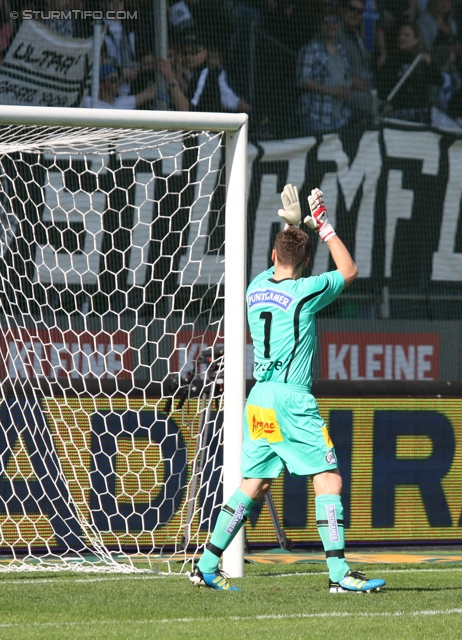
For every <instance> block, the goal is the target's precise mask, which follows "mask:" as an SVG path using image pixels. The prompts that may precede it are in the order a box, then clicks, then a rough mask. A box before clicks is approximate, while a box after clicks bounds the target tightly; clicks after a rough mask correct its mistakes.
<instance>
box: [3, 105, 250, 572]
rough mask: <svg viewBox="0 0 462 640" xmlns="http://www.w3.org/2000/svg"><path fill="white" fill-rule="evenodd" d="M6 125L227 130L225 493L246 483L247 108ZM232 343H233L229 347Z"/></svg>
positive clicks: (63, 117) (50, 118) (231, 553)
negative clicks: (243, 464) (243, 451)
mask: <svg viewBox="0 0 462 640" xmlns="http://www.w3.org/2000/svg"><path fill="white" fill-rule="evenodd" d="M0 124H2V125H32V126H33V125H37V126H55V127H56V126H63V127H101V128H113V129H122V128H123V129H146V130H149V129H150V130H156V131H161V130H170V131H175V130H178V131H214V132H216V131H223V132H225V135H226V199H225V260H224V266H225V268H224V274H225V276H224V282H225V298H224V342H225V350H226V358H225V367H224V425H223V497H224V499H226V496H228V495H230V494H231V493H233V491H234V490H235V489H236V487H238V486H239V484H240V482H241V479H242V477H241V472H240V462H241V446H242V437H243V408H244V402H245V349H246V330H245V322H246V320H245V289H246V268H245V265H246V229H247V222H246V179H247V139H248V116H247V115H246V114H243V113H236V114H232V113H202V112H175V111H130V110H122V109H83V108H75V109H71V108H65V107H60V108H58V107H24V106H5V105H3V106H0ZM226 345H231V347H230V348H228V349H226ZM223 569H224V570H225V571H226V572H227V573H228V574H229V575H230V576H231V577H242V576H243V575H244V531H243V529H242V530H241V531H240V532H239V534H238V535H237V536H236V538H235V539H234V540H233V542H232V544H231V545H230V547H229V548H228V549H227V550H226V551H225V552H224V554H223Z"/></svg>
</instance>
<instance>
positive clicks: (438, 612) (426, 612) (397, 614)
mask: <svg viewBox="0 0 462 640" xmlns="http://www.w3.org/2000/svg"><path fill="white" fill-rule="evenodd" d="M455 614H457V615H460V614H462V609H434V610H432V609H423V610H422V611H394V612H391V611H386V612H380V613H366V612H364V611H363V612H358V611H354V612H351V613H350V612H348V611H345V612H336V611H333V612H331V613H292V614H274V615H261V616H259V615H255V616H228V617H227V618H220V621H221V622H223V621H228V622H252V621H254V620H300V619H308V618H323V619H327V618H404V617H415V618H417V617H421V616H422V617H425V616H448V615H455ZM194 622H196V623H197V622H200V623H207V622H212V623H216V622H217V619H210V618H162V619H160V620H156V619H154V620H88V621H85V620H83V621H73V622H64V621H63V622H56V621H55V622H32V623H31V624H28V623H20V622H5V623H0V629H13V628H16V629H27V628H32V629H37V628H39V629H40V628H47V627H48V628H60V627H94V626H104V625H112V626H115V625H118V624H130V625H135V624H136V625H150V624H152V625H156V624H157V625H158V624H191V623H194Z"/></svg>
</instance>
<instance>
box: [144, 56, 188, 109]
mask: <svg viewBox="0 0 462 640" xmlns="http://www.w3.org/2000/svg"><path fill="white" fill-rule="evenodd" d="M156 70H157V71H159V72H160V73H161V74H162V75H163V76H164V78H165V80H166V82H167V87H168V91H169V100H170V104H168V105H167V108H173V109H174V110H175V111H189V100H188V98H187V96H186V93H187V83H185V81H184V79H183V78H182V75H181V71H180V69H179V68H178V67H177V65H176V56H175V53H174V51H173V50H172V49H169V56H168V59H167V60H163V59H162V58H159V59H157V60H155V58H154V56H153V55H152V54H148V55H146V56H144V58H143V59H142V60H141V64H140V74H139V75H138V78H137V80H136V82H135V90H136V91H137V92H138V91H140V92H141V91H143V90H144V89H145V88H146V87H147V86H148V85H149V84H150V83H152V82H154V81H155V71H156ZM141 108H142V109H150V108H151V109H155V108H156V105H155V104H154V102H153V103H152V104H149V103H146V104H145V105H143V106H142V107H141Z"/></svg>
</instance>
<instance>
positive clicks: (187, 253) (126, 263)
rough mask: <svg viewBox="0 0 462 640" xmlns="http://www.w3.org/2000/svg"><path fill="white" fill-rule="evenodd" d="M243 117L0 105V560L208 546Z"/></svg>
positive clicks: (217, 484) (234, 311) (240, 204)
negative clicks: (0, 107) (2, 106)
mask: <svg viewBox="0 0 462 640" xmlns="http://www.w3.org/2000/svg"><path fill="white" fill-rule="evenodd" d="M246 127H247V125H246V116H242V115H240V114H239V115H231V114H224V115H218V114H216V115H215V114H179V113H171V112H168V113H162V112H154V113H153V112H150V113H147V112H124V111H120V112H116V113H115V112H112V111H110V112H109V111H104V110H88V111H87V110H71V109H41V108H26V107H24V108H19V109H18V108H15V109H14V111H13V110H12V109H11V108H5V107H4V108H2V110H1V111H0V187H1V188H0V297H1V312H0V313H1V330H0V379H1V405H0V413H1V416H0V421H1V428H0V456H1V457H0V464H1V469H0V554H1V559H0V570H11V569H15V570H21V569H33V568H42V569H50V568H53V569H54V568H56V569H61V568H66V569H69V568H72V569H78V570H101V571H139V570H151V571H152V570H155V571H166V570H167V571H182V570H187V569H189V567H190V563H191V562H192V561H194V558H195V557H197V555H198V554H200V552H201V550H202V547H203V545H204V543H205V542H206V540H207V538H208V536H209V535H210V532H211V530H212V528H213V525H214V523H215V520H216V517H217V515H218V511H219V510H220V507H221V504H222V500H223V491H224V490H225V491H227V492H231V490H232V488H233V487H234V486H235V485H236V484H237V483H238V482H239V448H240V434H241V432H240V429H241V420H242V416H241V414H242V409H243V403H244V386H245V380H244V349H245V345H244V326H245V321H244V286H245V277H244V266H245V254H244V246H245V242H244V239H245V238H244V233H245V162H246V161H245V158H246V135H247V133H246ZM225 221H226V224H225ZM225 246H226V254H225ZM231 260H232V261H231ZM228 262H229V267H228ZM225 265H226V268H225ZM228 272H229V275H228ZM225 290H226V293H225ZM228 380H229V381H230V383H229V384H227V381H228ZM242 548H243V544H242V538H241V539H240V540H237V542H236V545H235V546H234V547H233V548H230V550H229V552H228V555H227V556H225V563H226V562H227V570H228V571H229V572H231V573H234V574H235V575H240V574H241V565H242V562H243V553H242Z"/></svg>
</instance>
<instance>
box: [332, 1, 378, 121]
mask: <svg viewBox="0 0 462 640" xmlns="http://www.w3.org/2000/svg"><path fill="white" fill-rule="evenodd" d="M341 7H342V8H341V19H342V20H341V26H340V32H339V42H340V43H341V45H342V46H343V48H344V49H345V51H346V55H347V58H348V62H349V63H350V69H351V91H350V100H349V104H350V107H351V109H352V111H353V116H352V117H353V119H355V120H362V119H364V118H366V119H367V118H370V117H371V116H372V115H373V110H374V104H373V98H372V89H373V88H374V86H375V81H374V74H373V70H372V63H371V54H370V53H369V51H368V50H367V49H366V47H365V46H364V42H363V39H362V29H361V27H362V25H363V14H364V2H363V0H343V1H342V5H341Z"/></svg>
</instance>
